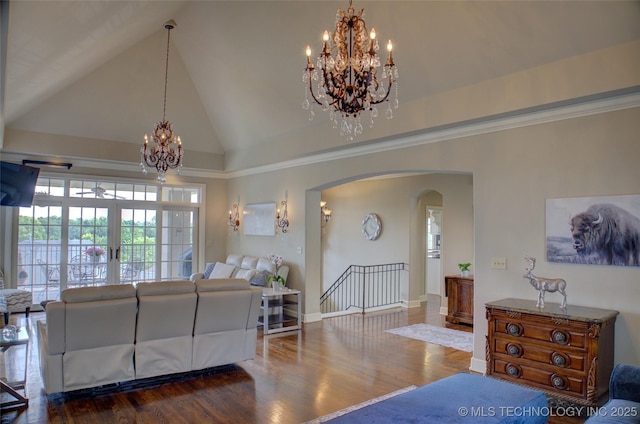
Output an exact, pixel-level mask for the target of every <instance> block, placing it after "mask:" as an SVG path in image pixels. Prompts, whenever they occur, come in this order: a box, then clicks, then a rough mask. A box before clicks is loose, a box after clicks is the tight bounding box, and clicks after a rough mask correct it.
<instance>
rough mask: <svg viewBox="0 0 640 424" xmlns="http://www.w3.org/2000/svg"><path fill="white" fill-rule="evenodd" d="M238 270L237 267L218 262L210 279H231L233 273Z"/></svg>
mask: <svg viewBox="0 0 640 424" xmlns="http://www.w3.org/2000/svg"><path fill="white" fill-rule="evenodd" d="M235 269H236V267H235V266H233V265H229V264H223V263H222V262H216V265H215V266H214V267H213V271H211V275H210V276H209V278H210V279H211V278H229V277H231V274H233V271H234V270H235Z"/></svg>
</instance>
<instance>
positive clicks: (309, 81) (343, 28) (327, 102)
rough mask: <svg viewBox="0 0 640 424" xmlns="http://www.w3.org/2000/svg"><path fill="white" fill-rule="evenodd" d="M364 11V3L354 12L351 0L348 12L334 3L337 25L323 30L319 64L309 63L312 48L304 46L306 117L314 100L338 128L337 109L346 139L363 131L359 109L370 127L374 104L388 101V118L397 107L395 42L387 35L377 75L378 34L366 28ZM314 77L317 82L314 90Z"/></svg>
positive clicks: (312, 115) (376, 109)
mask: <svg viewBox="0 0 640 424" xmlns="http://www.w3.org/2000/svg"><path fill="white" fill-rule="evenodd" d="M363 16H364V9H362V10H361V11H360V13H358V14H357V15H356V13H355V10H354V8H353V4H352V2H351V0H350V1H349V9H348V11H347V12H345V11H344V10H342V9H338V12H337V14H336V30H335V32H334V33H333V35H332V37H331V36H330V34H329V32H328V31H325V32H324V35H323V40H324V42H323V47H322V52H321V53H320V54H319V55H318V59H317V62H316V66H317V68H316V67H314V65H313V64H312V63H311V48H310V47H309V46H307V49H306V53H307V66H306V68H305V69H304V72H303V74H302V81H303V83H304V84H305V99H304V101H303V102H302V108H303V109H305V110H309V120H312V119H313V117H314V116H315V112H314V111H313V103H316V104H318V105H320V106H321V107H322V110H324V111H327V110H329V118H330V119H331V121H332V122H333V127H334V128H337V126H338V116H339V115H341V116H342V123H341V124H340V134H341V135H343V136H346V137H347V139H348V140H349V141H351V140H353V138H354V137H355V136H357V135H359V134H362V132H363V127H362V123H361V122H360V112H362V111H369V118H370V121H369V123H370V126H371V127H373V124H374V119H375V118H376V117H377V116H378V108H377V107H376V105H379V104H381V103H383V102H386V103H387V107H386V110H385V116H386V117H387V119H392V118H393V109H397V108H398V84H397V80H398V67H397V66H396V64H395V63H394V62H393V55H392V49H393V46H392V44H391V41H390V40H389V42H388V44H387V50H388V51H389V55H388V57H387V61H386V63H385V64H384V66H382V74H381V78H380V80H378V68H379V67H380V65H381V62H380V57H379V56H378V50H379V45H378V40H377V38H376V32H375V30H374V29H373V28H371V31H370V32H368V31H367V26H366V23H365V21H364V19H363ZM318 70H319V71H320V72H318ZM385 80H386V86H385ZM314 82H317V88H316V92H314ZM307 85H308V89H307V87H306V86H307ZM394 85H395V90H393V94H392V90H391V89H392V87H393V86H394ZM309 94H310V95H311V99H309Z"/></svg>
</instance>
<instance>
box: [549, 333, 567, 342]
mask: <svg viewBox="0 0 640 424" xmlns="http://www.w3.org/2000/svg"><path fill="white" fill-rule="evenodd" d="M551 338H552V339H553V341H554V342H556V343H559V344H563V345H566V344H567V343H568V342H569V335H568V334H567V333H565V332H564V331H559V330H553V333H551Z"/></svg>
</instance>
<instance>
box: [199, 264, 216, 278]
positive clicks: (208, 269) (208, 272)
mask: <svg viewBox="0 0 640 424" xmlns="http://www.w3.org/2000/svg"><path fill="white" fill-rule="evenodd" d="M214 266H216V264H215V263H214V262H209V263H208V264H207V267H206V268H205V269H204V272H203V273H202V278H209V277H210V276H211V272H213V267H214Z"/></svg>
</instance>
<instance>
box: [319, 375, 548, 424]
mask: <svg viewBox="0 0 640 424" xmlns="http://www.w3.org/2000/svg"><path fill="white" fill-rule="evenodd" d="M548 415H549V408H548V403H547V397H546V395H545V394H544V393H543V392H541V391H538V390H532V389H528V388H526V387H522V386H518V385H515V384H512V383H508V382H505V381H501V380H496V379H493V378H489V377H483V376H480V375H472V374H466V373H459V374H456V375H453V376H451V377H447V378H445V379H442V380H438V381H436V382H434V383H431V384H428V385H426V386H423V387H420V388H418V389H415V390H411V391H409V392H407V393H403V394H400V395H398V396H393V397H391V398H389V399H386V400H383V401H381V402H377V403H374V404H372V405H369V406H366V407H364V408H360V409H358V410H356V411H353V412H350V413H348V414H345V415H342V416H340V417H337V418H334V419H331V420H329V421H323V422H328V423H330V424H347V423H348V424H387V423H393V424H409V423H425V424H431V423H433V424H458V423H460V424H467V423H482V424H496V423H500V424H544V423H546V421H547V418H548Z"/></svg>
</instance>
